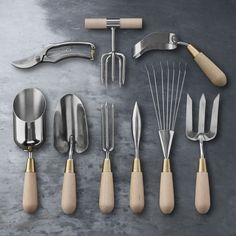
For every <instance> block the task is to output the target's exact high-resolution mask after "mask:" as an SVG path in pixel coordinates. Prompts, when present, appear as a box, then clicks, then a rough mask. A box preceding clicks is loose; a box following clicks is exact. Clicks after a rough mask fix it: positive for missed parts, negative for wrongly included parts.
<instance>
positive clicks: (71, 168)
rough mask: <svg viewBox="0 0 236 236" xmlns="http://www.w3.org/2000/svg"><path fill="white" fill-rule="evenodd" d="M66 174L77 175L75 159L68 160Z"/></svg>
mask: <svg viewBox="0 0 236 236" xmlns="http://www.w3.org/2000/svg"><path fill="white" fill-rule="evenodd" d="M64 173H75V167H74V161H73V159H68V160H67V161H66V165H65V171H64Z"/></svg>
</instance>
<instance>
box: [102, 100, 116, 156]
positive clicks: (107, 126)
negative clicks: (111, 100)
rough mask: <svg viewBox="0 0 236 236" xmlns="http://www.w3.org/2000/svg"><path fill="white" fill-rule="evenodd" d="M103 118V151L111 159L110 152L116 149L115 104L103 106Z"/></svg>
mask: <svg viewBox="0 0 236 236" xmlns="http://www.w3.org/2000/svg"><path fill="white" fill-rule="evenodd" d="M101 118H102V149H103V151H104V152H105V153H106V159H109V155H110V152H112V151H113V149H114V104H108V103H107V102H106V103H105V104H102V105H101Z"/></svg>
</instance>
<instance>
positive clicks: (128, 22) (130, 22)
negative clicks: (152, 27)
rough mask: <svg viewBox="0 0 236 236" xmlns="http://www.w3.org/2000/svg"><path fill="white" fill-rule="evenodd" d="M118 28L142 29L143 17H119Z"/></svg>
mask: <svg viewBox="0 0 236 236" xmlns="http://www.w3.org/2000/svg"><path fill="white" fill-rule="evenodd" d="M120 28H121V29H142V28H143V19H142V18H121V19H120Z"/></svg>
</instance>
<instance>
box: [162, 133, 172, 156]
mask: <svg viewBox="0 0 236 236" xmlns="http://www.w3.org/2000/svg"><path fill="white" fill-rule="evenodd" d="M159 137H160V140H161V147H162V151H163V155H164V157H165V158H169V156H170V149H171V145H172V141H173V137H174V131H173V130H159Z"/></svg>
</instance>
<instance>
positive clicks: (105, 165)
mask: <svg viewBox="0 0 236 236" xmlns="http://www.w3.org/2000/svg"><path fill="white" fill-rule="evenodd" d="M102 172H111V161H110V159H105V160H104V161H103V166H102Z"/></svg>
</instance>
